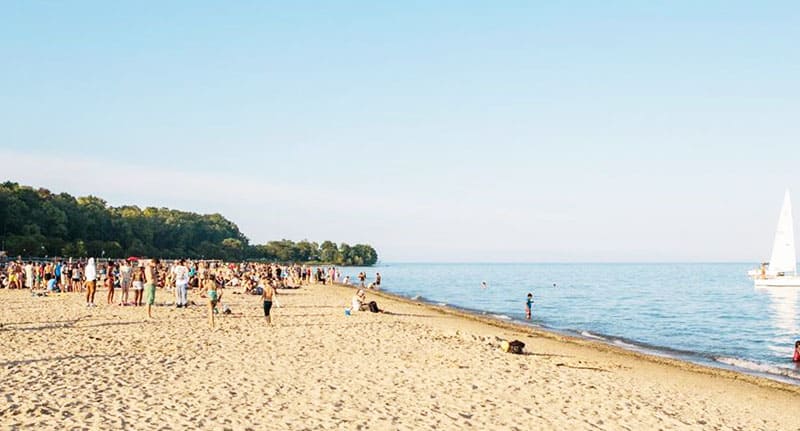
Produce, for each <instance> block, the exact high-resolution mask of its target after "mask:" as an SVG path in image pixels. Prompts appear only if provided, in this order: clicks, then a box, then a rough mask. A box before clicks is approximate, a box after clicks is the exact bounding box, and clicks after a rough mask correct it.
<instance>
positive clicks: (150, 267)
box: [144, 259, 161, 319]
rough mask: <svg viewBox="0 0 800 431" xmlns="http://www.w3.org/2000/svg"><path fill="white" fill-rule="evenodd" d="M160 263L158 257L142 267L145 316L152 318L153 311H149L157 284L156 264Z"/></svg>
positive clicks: (154, 298)
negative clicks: (145, 303) (145, 305)
mask: <svg viewBox="0 0 800 431" xmlns="http://www.w3.org/2000/svg"><path fill="white" fill-rule="evenodd" d="M159 263H161V261H159V260H158V259H153V260H151V261H150V263H148V264H147V266H146V267H145V268H144V280H145V283H144V292H145V296H146V301H147V317H148V318H150V319H152V318H153V313H152V311H151V309H152V307H153V304H155V303H156V286H157V285H158V264H159Z"/></svg>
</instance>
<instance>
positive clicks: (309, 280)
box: [0, 258, 381, 327]
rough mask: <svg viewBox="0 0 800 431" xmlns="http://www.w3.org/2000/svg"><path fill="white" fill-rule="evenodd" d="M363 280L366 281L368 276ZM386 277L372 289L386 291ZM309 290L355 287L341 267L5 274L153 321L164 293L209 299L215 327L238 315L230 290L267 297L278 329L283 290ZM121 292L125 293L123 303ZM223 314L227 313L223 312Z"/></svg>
mask: <svg viewBox="0 0 800 431" xmlns="http://www.w3.org/2000/svg"><path fill="white" fill-rule="evenodd" d="M362 274H363V276H362ZM366 278H367V276H366V273H363V272H362V273H361V274H359V283H360V287H361V288H364V287H365V286H366ZM380 280H381V276H380V273H377V274H376V278H375V282H374V283H369V286H366V287H370V288H378V286H380ZM308 284H329V285H330V284H345V285H350V279H349V277H345V278H344V279H342V274H341V272H340V270H339V269H338V268H336V267H333V266H331V267H328V268H324V267H317V268H312V267H310V266H306V265H297V264H293V265H280V264H276V263H270V264H267V263H251V262H239V263H225V262H221V261H206V260H186V259H179V260H171V261H161V260H159V259H126V260H104V261H102V262H99V261H97V260H95V259H94V258H89V259H88V260H86V261H83V260H77V261H73V260H72V259H69V260H66V261H64V260H60V259H54V260H47V261H28V262H23V261H21V260H19V261H12V262H9V263H7V264H6V265H5V270H4V271H2V273H1V274H0V287H3V288H8V289H30V290H31V292H32V294H33V295H40V296H41V295H47V294H48V293H69V292H82V293H85V295H86V307H89V308H91V307H96V304H95V294H96V291H97V288H98V285H99V286H103V287H105V289H106V291H107V296H106V305H114V304H117V305H120V306H137V307H140V306H146V309H147V316H148V318H152V317H153V306H154V305H155V299H156V292H157V290H158V289H161V290H166V291H169V290H171V291H173V292H174V296H175V307H176V308H188V307H189V306H190V305H198V304H197V303H195V302H192V301H189V294H190V292H191V293H193V294H195V295H197V296H198V297H199V298H201V299H205V302H206V303H207V306H208V321H209V325H210V326H211V327H213V326H214V325H215V323H214V315H215V314H218V313H220V312H222V313H223V314H232V311H231V310H230V307H228V306H222V302H221V301H222V297H223V292H224V290H225V289H226V288H227V289H236V290H238V291H235V292H234V293H244V294H251V295H258V296H260V297H261V300H262V303H263V310H264V318H265V321H266V323H267V324H272V317H271V309H272V306H273V303H274V302H275V301H276V299H277V298H275V295H277V290H278V289H296V288H300V287H301V286H303V285H308ZM116 289H119V290H120V295H119V297H118V302H117V301H116V300H115V297H116ZM220 309H221V311H220Z"/></svg>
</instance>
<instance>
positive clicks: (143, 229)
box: [0, 182, 378, 265]
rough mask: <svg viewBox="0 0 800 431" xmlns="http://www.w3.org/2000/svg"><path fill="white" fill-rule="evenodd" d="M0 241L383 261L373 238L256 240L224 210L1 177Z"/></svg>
mask: <svg viewBox="0 0 800 431" xmlns="http://www.w3.org/2000/svg"><path fill="white" fill-rule="evenodd" d="M0 241H2V246H3V248H4V249H5V250H6V251H7V252H8V254H9V255H11V256H15V255H24V256H31V255H35V256H46V255H49V256H55V255H58V256H75V257H83V256H101V257H102V256H105V257H113V258H119V257H126V256H152V257H156V256H158V257H167V258H170V257H189V258H205V259H226V260H239V259H263V260H270V261H280V262H326V263H336V264H340V265H343V264H344V265H348V264H357V265H372V264H374V263H375V262H377V260H378V255H377V253H376V252H375V249H373V248H372V247H371V246H369V245H363V244H359V245H355V246H352V247H351V246H348V245H347V244H341V245H340V246H337V245H336V244H334V243H332V242H330V241H325V242H323V243H322V244H321V245H318V244H317V243H311V242H308V241H300V242H298V243H294V242H292V241H288V240H283V241H272V242H269V243H267V244H264V245H250V244H249V241H248V239H247V237H246V236H244V234H242V232H240V231H239V228H238V227H237V226H236V224H234V223H233V222H231V221H230V220H228V219H226V218H225V217H223V216H221V215H219V214H206V215H200V214H195V213H191V212H185V211H178V210H172V209H167V208H152V207H148V208H144V209H141V208H139V207H137V206H121V207H111V206H109V205H108V204H107V203H106V202H105V201H104V200H102V199H100V198H97V197H94V196H87V197H79V198H75V197H73V196H71V195H69V194H67V193H59V194H54V193H51V192H50V191H49V190H46V189H38V190H37V189H33V188H31V187H27V186H21V185H19V184H17V183H13V182H5V183H2V184H0Z"/></svg>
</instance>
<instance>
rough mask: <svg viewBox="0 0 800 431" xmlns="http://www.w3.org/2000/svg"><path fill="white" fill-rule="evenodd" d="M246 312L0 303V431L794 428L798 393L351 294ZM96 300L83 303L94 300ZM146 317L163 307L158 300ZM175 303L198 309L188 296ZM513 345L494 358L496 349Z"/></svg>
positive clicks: (253, 306)
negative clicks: (213, 314)
mask: <svg viewBox="0 0 800 431" xmlns="http://www.w3.org/2000/svg"><path fill="white" fill-rule="evenodd" d="M281 293H282V295H281V296H280V297H279V300H280V302H281V305H282V307H281V308H277V309H275V310H274V311H275V312H274V314H275V320H276V322H275V323H276V325H275V326H273V327H266V326H265V325H264V321H263V317H262V313H261V308H260V307H261V304H260V302H259V298H258V297H255V296H244V295H233V294H231V292H230V291H228V292H226V297H225V299H226V300H227V301H226V302H227V303H228V304H230V306H231V307H232V309H233V311H234V312H241V313H243V315H242V316H224V317H222V318H220V319H219V321H218V327H217V329H216V330H210V329H209V328H208V326H207V322H206V315H205V312H206V309H205V308H204V307H192V308H189V309H187V310H182V309H175V308H172V307H167V306H161V307H156V308H155V310H154V313H155V316H156V319H155V320H154V321H146V320H145V319H144V314H145V312H144V310H143V309H141V308H135V307H119V306H104V305H98V307H97V308H94V309H87V308H86V307H85V306H83V302H82V297H81V295H79V294H65V295H63V296H55V297H48V298H38V297H31V296H30V295H29V293H28V292H25V291H22V292H20V291H0V301H2V304H3V311H2V314H1V315H0V316H2V317H0V323H2V324H3V326H2V328H0V335H1V336H2V338H3V345H2V349H1V350H0V426H2V428H9V429H15V428H32V429H59V430H61V429H65V428H66V429H104V430H107V429H163V430H167V429H234V430H239V429H254V430H264V429H267V430H282V429H287V430H295V429H296V430H301V429H309V430H313V429H342V430H356V429H377V430H383V429H405V430H412V429H445V430H450V429H469V428H472V429H479V430H485V429H501V430H513V429H520V430H523V429H524V430H528V429H553V430H567V429H569V430H581V429H587V430H589V429H591V430H595V429H606V430H621V429H631V430H658V429H665V430H668V429H691V430H710V429H715V430H716V429H724V430H728V429H731V430H782V429H786V430H797V429H800V413H798V407H799V406H800V390H798V388H797V387H794V386H788V385H783V384H780V383H776V382H772V381H769V380H764V379H759V378H754V377H749V376H743V375H740V374H736V373H730V372H725V371H720V370H714V369H710V368H703V367H699V366H694V365H689V364H684V363H680V362H677V361H669V360H662V359H658V358H649V357H644V356H642V355H636V354H631V353H628V352H624V351H619V350H616V349H614V348H610V347H607V346H603V345H600V344H595V343H591V342H586V341H580V340H571V339H566V338H564V337H559V336H554V335H552V334H548V333H538V332H531V331H526V330H521V329H516V328H514V327H513V326H511V325H502V324H500V326H497V325H493V324H490V323H486V322H479V321H476V320H473V319H468V318H465V317H463V316H459V315H458V313H449V312H442V311H440V310H437V309H436V308H432V307H426V306H422V305H417V304H413V303H409V302H408V301H398V300H396V299H392V298H388V297H384V296H377V295H375V294H372V293H370V294H368V296H369V297H370V298H372V299H376V300H377V301H378V303H379V304H380V305H381V307H382V308H385V309H387V310H389V311H391V312H393V313H395V314H391V315H389V314H372V313H368V312H360V313H355V314H354V315H352V316H349V317H346V316H345V315H344V308H345V307H346V306H347V305H348V304H349V302H350V298H351V297H352V294H353V291H352V290H351V289H348V288H343V287H323V286H312V287H308V288H303V289H300V290H294V291H281ZM104 296H105V292H104V291H102V290H101V291H100V292H98V295H97V298H98V300H99V301H98V302H103V301H104ZM157 296H158V298H157V301H167V300H170V299H171V298H172V295H170V294H169V293H167V292H164V291H159V292H158V295H157ZM190 299H191V300H194V301H196V302H198V301H201V300H200V299H199V298H198V297H196V296H194V295H190ZM509 338H512V339H513V338H517V339H521V340H523V341H524V342H525V343H527V346H526V350H527V351H528V353H529V354H527V355H511V354H506V353H502V352H500V351H499V350H498V348H497V346H498V344H499V340H500V339H509Z"/></svg>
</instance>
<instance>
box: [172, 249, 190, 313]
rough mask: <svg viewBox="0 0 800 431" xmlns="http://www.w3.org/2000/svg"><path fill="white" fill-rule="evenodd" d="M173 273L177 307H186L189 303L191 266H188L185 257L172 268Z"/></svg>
mask: <svg viewBox="0 0 800 431" xmlns="http://www.w3.org/2000/svg"><path fill="white" fill-rule="evenodd" d="M172 274H173V275H174V276H175V307H176V308H183V307H186V306H187V305H188V303H187V302H188V301H187V298H186V295H187V291H188V289H189V268H187V267H186V261H185V260H183V259H181V260H180V261H178V264H177V265H175V266H174V267H173V268H172Z"/></svg>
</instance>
